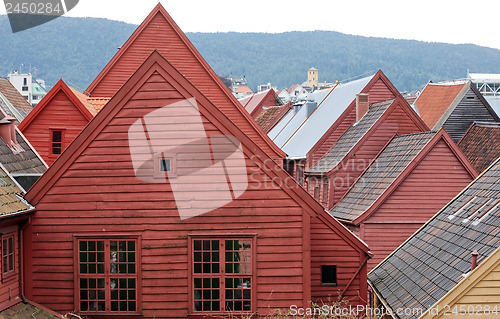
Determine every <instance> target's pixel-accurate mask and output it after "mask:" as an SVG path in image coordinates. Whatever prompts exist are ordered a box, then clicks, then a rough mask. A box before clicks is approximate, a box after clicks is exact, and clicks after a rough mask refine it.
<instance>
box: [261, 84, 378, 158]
mask: <svg viewBox="0 0 500 319" xmlns="http://www.w3.org/2000/svg"><path fill="white" fill-rule="evenodd" d="M372 78H373V75H372V76H369V77H365V78H362V79H359V80H355V81H352V82H347V83H341V84H339V85H337V86H336V87H335V88H334V89H333V91H332V89H327V90H320V91H317V92H314V93H312V94H310V95H309V96H308V97H309V98H314V99H315V101H316V102H317V103H318V107H317V109H316V110H315V112H314V113H312V115H311V116H310V117H308V110H307V107H305V106H302V107H301V108H300V109H299V110H298V111H296V112H295V111H293V110H292V111H291V112H289V114H287V116H285V117H284V118H283V119H282V120H281V121H280V122H279V123H278V124H277V125H276V126H275V127H274V128H273V129H272V130H271V131H270V132H269V137H271V139H272V140H273V141H274V142H275V143H276V145H278V147H280V148H281V149H282V150H283V151H284V152H285V153H287V154H288V157H289V158H297V157H305V156H306V155H307V153H308V152H309V151H310V150H311V148H312V147H313V146H314V145H315V144H316V143H317V142H318V141H319V140H320V139H321V137H322V136H323V135H324V134H325V133H326V131H328V129H329V128H330V127H331V126H332V125H333V123H335V121H336V120H337V119H338V118H339V116H340V115H341V114H342V113H343V112H344V111H345V109H347V107H348V106H349V105H350V104H351V103H352V102H353V101H354V99H355V98H356V94H358V93H360V92H361V91H362V90H363V88H364V87H365V86H366V85H367V84H368V83H369V82H370V80H371V79H372ZM330 91H332V92H331V93H330V95H328V97H326V96H327V94H328V93H329V92H330ZM325 97H326V99H325ZM323 99H324V100H323Z"/></svg>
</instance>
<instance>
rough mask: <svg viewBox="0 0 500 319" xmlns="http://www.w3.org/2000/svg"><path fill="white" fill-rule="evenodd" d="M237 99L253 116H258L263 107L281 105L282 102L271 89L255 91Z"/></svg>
mask: <svg viewBox="0 0 500 319" xmlns="http://www.w3.org/2000/svg"><path fill="white" fill-rule="evenodd" d="M239 101H240V103H241V105H243V107H244V108H245V110H247V112H248V113H249V114H250V116H251V117H253V118H256V117H257V116H259V114H260V113H262V111H263V110H264V108H267V107H272V106H281V105H282V104H283V103H282V102H281V100H280V98H279V97H278V95H276V92H275V91H274V90H273V89H270V90H267V91H264V92H259V93H255V94H253V95H251V96H249V97H247V98H244V99H240V100H239Z"/></svg>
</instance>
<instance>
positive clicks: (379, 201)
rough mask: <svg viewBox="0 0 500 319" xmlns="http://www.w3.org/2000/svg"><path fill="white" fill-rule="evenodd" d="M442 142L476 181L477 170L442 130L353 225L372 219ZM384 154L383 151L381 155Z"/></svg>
mask: <svg viewBox="0 0 500 319" xmlns="http://www.w3.org/2000/svg"><path fill="white" fill-rule="evenodd" d="M441 140H442V141H444V142H445V143H446V145H448V147H449V148H450V150H451V151H452V152H453V154H454V155H455V156H456V157H457V159H458V160H459V161H460V163H461V164H462V165H463V166H464V168H465V169H466V171H467V172H468V173H469V174H470V176H471V177H472V179H475V178H476V177H477V176H478V173H477V171H476V169H475V168H474V167H473V166H472V164H471V163H470V162H469V160H468V159H467V157H465V155H464V154H463V153H462V151H461V150H460V149H459V148H458V146H457V145H456V144H455V142H454V141H453V139H452V138H451V136H450V135H449V134H448V133H447V132H446V131H445V130H443V129H441V130H439V131H438V132H437V133H436V135H435V136H434V137H432V139H431V140H430V141H429V143H427V145H425V147H424V148H423V149H422V150H421V151H420V152H419V153H418V154H417V156H416V157H415V158H414V159H413V161H411V163H410V164H409V165H408V166H407V167H406V168H405V169H404V170H403V171H402V172H401V174H400V175H399V176H398V177H397V178H396V180H395V181H394V182H393V183H392V184H391V185H390V186H389V187H388V188H387V189H386V190H385V191H384V192H383V193H382V194H381V195H380V196H379V197H378V198H377V200H376V201H375V202H374V203H373V205H371V206H370V208H369V209H368V210H366V211H365V212H364V213H363V214H361V216H359V217H358V218H356V219H355V220H353V221H352V224H354V225H359V224H361V223H362V222H363V221H364V220H366V219H367V218H368V217H370V216H371V215H372V214H373V213H375V211H376V210H377V208H378V207H380V205H382V204H383V203H384V201H385V200H386V199H387V198H388V197H389V196H390V195H391V194H392V193H393V192H394V191H395V190H396V189H397V188H398V186H399V185H400V184H401V183H402V182H403V181H404V180H405V179H406V177H408V176H409V175H410V174H411V172H412V171H413V170H414V169H415V168H416V167H417V166H418V164H419V163H420V162H421V161H422V160H423V159H424V158H425V157H426V156H427V154H428V153H429V152H430V151H431V150H432V149H433V147H434V146H435V145H436V144H437V143H438V142H439V141H441ZM382 152H383V150H382V151H381V152H380V153H382ZM368 168H369V167H368ZM368 168H366V170H368ZM366 170H365V171H366ZM363 174H364V172H363ZM363 174H361V175H360V177H359V178H358V179H360V178H362V177H363ZM354 184H355V183H354ZM354 184H353V185H354ZM344 196H345V195H344Z"/></svg>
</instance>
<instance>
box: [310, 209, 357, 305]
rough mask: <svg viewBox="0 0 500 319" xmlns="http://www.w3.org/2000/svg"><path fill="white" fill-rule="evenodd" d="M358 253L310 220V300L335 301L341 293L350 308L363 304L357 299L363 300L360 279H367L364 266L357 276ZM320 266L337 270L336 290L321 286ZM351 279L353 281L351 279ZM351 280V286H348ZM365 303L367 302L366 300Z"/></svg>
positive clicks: (315, 221)
mask: <svg viewBox="0 0 500 319" xmlns="http://www.w3.org/2000/svg"><path fill="white" fill-rule="evenodd" d="M360 258H362V256H361V257H360V254H359V252H356V251H353V250H352V249H351V248H350V247H349V246H348V245H346V243H345V241H344V240H343V239H342V238H341V237H339V236H338V235H337V234H334V233H332V232H331V231H329V230H328V228H327V227H326V226H325V224H324V223H323V222H321V221H320V220H319V219H317V218H313V219H312V220H311V268H312V274H311V295H312V297H313V300H314V301H316V302H319V304H322V303H321V302H325V303H327V302H328V300H329V298H330V299H331V300H336V299H337V297H338V296H339V294H341V293H342V292H343V291H344V289H346V287H347V290H346V291H345V293H344V297H345V298H346V299H347V300H349V304H350V305H357V304H363V302H364V300H361V299H360V296H366V289H365V286H364V283H363V282H362V281H363V276H366V274H367V269H366V266H365V267H363V269H361V271H360V273H359V274H357V275H356V272H357V271H358V269H359V267H360V262H362V260H361V261H360ZM321 265H336V266H337V281H338V286H334V287H331V286H323V285H321ZM353 277H354V280H352V278H353ZM351 280H352V283H351V284H350V285H349V286H347V285H348V283H349V282H350V281H351ZM365 300H366V299H365Z"/></svg>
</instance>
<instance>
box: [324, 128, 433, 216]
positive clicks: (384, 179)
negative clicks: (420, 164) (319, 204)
mask: <svg viewBox="0 0 500 319" xmlns="http://www.w3.org/2000/svg"><path fill="white" fill-rule="evenodd" d="M435 135H436V132H425V133H414V134H408V135H402V136H397V137H394V138H393V139H392V141H391V142H390V143H389V144H388V145H387V147H386V148H385V149H384V150H383V151H382V152H381V153H380V155H379V156H378V157H377V158H376V159H375V161H374V162H373V163H372V164H371V165H370V167H369V168H368V169H367V170H366V171H365V172H364V173H363V175H361V177H360V178H359V179H358V180H357V181H356V183H354V185H353V186H352V187H351V188H350V189H349V192H347V194H346V195H345V196H344V197H343V198H342V199H341V201H340V202H339V203H338V204H337V205H336V206H334V207H333V208H332V209H331V210H330V214H331V215H332V216H334V217H336V218H340V219H344V220H350V221H353V220H355V219H356V218H358V217H360V216H361V215H362V214H363V213H364V212H366V211H367V210H368V209H369V208H370V207H371V206H372V205H373V204H374V203H375V201H376V200H377V199H378V198H379V197H380V196H381V195H382V194H383V193H384V192H385V191H386V190H387V189H388V188H389V186H391V184H392V183H393V182H394V181H395V180H396V178H397V177H398V176H400V175H401V173H402V172H403V171H404V170H405V168H406V167H408V165H409V164H410V163H411V162H412V161H413V159H414V158H415V157H416V156H417V155H418V153H420V151H421V150H422V149H423V148H424V147H425V146H426V145H427V144H428V143H429V142H430V141H431V140H432V138H433V137H434V136H435Z"/></svg>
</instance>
